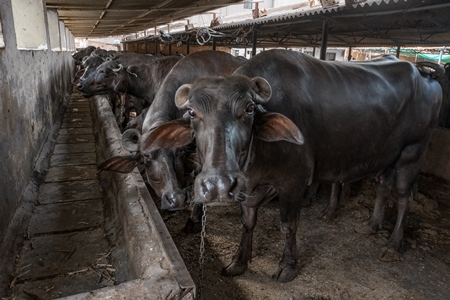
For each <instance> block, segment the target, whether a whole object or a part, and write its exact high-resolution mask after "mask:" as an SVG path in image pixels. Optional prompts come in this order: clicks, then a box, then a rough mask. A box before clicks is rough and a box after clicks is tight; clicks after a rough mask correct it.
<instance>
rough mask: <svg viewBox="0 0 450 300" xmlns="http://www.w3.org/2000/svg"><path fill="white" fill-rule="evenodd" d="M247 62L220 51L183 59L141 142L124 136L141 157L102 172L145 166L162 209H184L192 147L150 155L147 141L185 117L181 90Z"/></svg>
mask: <svg viewBox="0 0 450 300" xmlns="http://www.w3.org/2000/svg"><path fill="white" fill-rule="evenodd" d="M244 61H245V59H242V58H237V57H234V56H232V55H231V54H228V53H225V52H220V51H201V52H195V53H192V54H189V55H187V56H186V57H184V58H183V59H182V60H180V61H179V62H178V63H177V64H176V65H175V66H174V67H173V68H172V70H171V71H170V72H169V74H168V75H167V76H166V78H165V80H164V81H163V83H162V85H161V87H160V88H159V90H158V92H157V94H156V96H155V99H154V101H153V103H152V105H151V106H150V108H149V110H148V112H147V114H146V118H145V120H144V122H143V125H142V138H140V139H138V138H136V137H139V136H140V133H133V131H131V132H125V133H124V136H125V137H124V138H123V140H124V143H125V144H127V145H129V144H130V141H133V140H135V141H137V143H138V144H137V145H135V146H131V147H129V148H128V149H129V150H131V151H139V155H136V154H132V155H130V156H125V157H121V156H117V157H112V158H110V159H108V160H106V161H105V162H104V163H102V164H100V166H99V168H100V169H105V170H112V171H119V172H130V171H132V170H133V168H134V167H136V166H137V165H138V163H139V162H142V163H143V164H144V166H145V170H146V175H147V180H148V182H149V184H150V186H151V187H152V189H153V190H154V191H155V193H156V195H157V196H158V197H160V198H161V208H162V209H164V210H167V209H168V210H176V209H182V208H184V207H185V205H186V199H187V198H188V197H187V192H186V190H185V188H186V184H187V182H188V181H187V179H188V178H186V177H184V175H185V174H186V173H189V171H190V170H191V169H192V168H193V167H192V163H191V162H192V160H193V159H192V157H191V150H190V149H191V148H192V147H183V148H182V149H179V148H171V149H159V150H156V151H151V150H147V147H146V142H148V141H147V137H148V135H149V134H150V132H152V131H153V130H154V129H155V128H157V127H158V126H159V125H161V124H163V123H165V122H167V121H170V120H174V119H176V118H179V117H180V116H181V115H182V114H183V112H180V111H179V110H178V108H177V107H176V106H175V103H174V99H175V93H176V91H177V89H178V88H179V87H180V86H182V85H183V84H186V83H192V82H194V81H195V80H197V79H199V78H204V77H210V76H220V75H229V74H231V73H232V72H233V71H234V70H235V69H236V68H238V67H239V66H240V65H242V63H243V62H244ZM141 141H142V142H141ZM191 146H192V145H191ZM180 148H181V147H180ZM186 169H187V170H186Z"/></svg>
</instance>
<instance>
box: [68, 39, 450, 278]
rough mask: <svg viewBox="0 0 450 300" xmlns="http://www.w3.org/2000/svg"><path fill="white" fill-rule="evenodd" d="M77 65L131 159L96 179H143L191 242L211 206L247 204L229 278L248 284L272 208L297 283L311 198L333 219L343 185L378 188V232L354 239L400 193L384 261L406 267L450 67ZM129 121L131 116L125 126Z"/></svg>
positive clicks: (177, 62)
mask: <svg viewBox="0 0 450 300" xmlns="http://www.w3.org/2000/svg"><path fill="white" fill-rule="evenodd" d="M73 58H74V59H75V60H76V61H77V62H78V63H79V64H80V65H81V70H80V71H79V72H78V73H77V77H79V81H78V84H77V89H78V90H79V91H80V92H81V93H82V94H83V95H84V96H85V97H91V96H93V95H101V94H102V95H107V96H108V98H109V99H110V100H111V106H112V109H113V112H114V113H115V115H116V116H118V117H117V119H118V122H119V127H120V128H121V130H122V131H123V137H122V144H123V146H124V148H125V149H127V150H129V151H130V154H129V155H128V156H116V157H111V158H109V159H107V160H106V161H105V162H102V163H101V164H100V165H99V168H100V169H103V170H110V171H116V172H123V173H127V172H131V171H132V170H133V169H134V168H135V167H137V166H139V167H140V168H141V169H142V170H144V169H145V175H146V177H147V178H146V179H147V182H148V184H149V185H150V186H151V188H152V189H153V191H154V194H156V195H157V197H159V198H160V199H161V209H162V210H179V209H185V208H186V207H187V206H188V205H189V204H190V203H193V212H192V214H191V218H190V219H189V220H188V221H187V224H186V226H185V230H187V231H192V232H194V231H196V230H198V225H199V222H200V218H201V213H202V206H203V205H220V204H222V205H223V204H230V203H234V202H237V203H239V204H240V206H241V212H242V224H243V227H244V230H243V234H242V238H241V241H240V246H239V248H238V250H237V252H236V254H235V255H234V256H233V259H232V262H231V263H230V264H229V265H228V266H227V267H226V268H225V269H224V270H223V274H224V275H228V276H235V275H239V274H242V273H243V272H245V270H246V269H247V265H248V262H249V260H250V258H251V255H252V253H251V252H252V237H253V229H254V228H255V225H256V219H257V212H258V208H259V207H260V206H261V205H262V204H264V203H265V202H268V201H270V200H271V199H274V198H275V197H277V199H278V201H279V210H280V222H281V223H280V224H281V231H282V233H283V235H284V237H285V245H284V250H283V254H282V257H281V259H280V261H279V265H278V268H277V270H275V273H274V278H275V279H276V280H278V281H280V282H289V281H291V280H293V279H294V278H295V277H296V276H297V273H298V253H297V241H296V231H297V225H298V223H299V214H300V209H301V207H302V203H303V202H304V200H305V201H309V200H308V199H306V198H308V196H307V195H309V194H311V190H313V189H314V187H316V186H317V184H319V183H331V184H332V187H333V188H332V191H333V192H332V195H331V197H330V202H329V204H328V206H327V208H326V209H325V210H324V211H323V213H322V214H321V217H322V218H329V219H331V218H334V217H335V214H336V210H337V208H338V199H337V195H336V194H337V193H336V192H335V191H336V190H337V189H338V188H339V186H340V185H341V184H348V183H351V182H354V181H357V180H360V179H363V178H368V177H371V178H374V179H375V189H376V193H377V197H376V200H375V205H374V209H373V213H372V216H371V218H370V220H369V221H368V222H367V223H365V224H364V225H361V226H360V227H359V228H357V231H358V232H362V233H365V234H371V233H375V232H376V231H377V229H379V228H380V227H381V224H382V222H383V216H384V208H385V203H386V200H387V198H388V196H389V194H390V192H391V190H392V188H395V189H396V191H397V196H398V199H397V210H398V213H397V220H396V225H395V228H394V230H393V232H392V234H391V236H390V238H389V240H388V242H387V244H386V246H385V247H384V249H382V250H381V254H380V257H379V258H380V259H381V260H383V261H395V260H399V259H400V254H399V248H400V246H401V243H402V239H403V232H404V224H405V218H406V215H407V213H408V210H409V208H410V206H411V203H412V200H413V190H414V186H415V182H416V179H417V178H418V175H419V172H420V168H421V164H422V162H423V160H424V156H425V150H426V149H427V145H428V143H429V141H430V137H431V134H432V131H433V129H434V128H435V127H436V126H438V125H439V126H444V127H449V125H450V124H449V123H450V118H449V116H448V114H449V112H450V108H449V106H450V95H449V85H450V83H449V78H450V74H448V73H450V72H448V73H447V74H446V73H445V68H444V67H442V66H440V65H438V64H435V63H431V62H423V63H418V64H416V65H414V64H412V63H410V62H407V61H401V60H399V59H397V58H396V57H394V56H391V55H385V56H382V57H379V58H376V59H372V60H365V61H339V62H337V61H322V60H319V59H317V58H314V57H312V56H310V55H307V54H303V53H300V52H297V51H290V50H279V49H277V50H268V51H263V52H261V53H259V54H257V55H255V56H253V57H252V58H251V59H245V58H243V57H235V56H233V55H231V54H228V53H225V52H220V51H200V52H194V53H192V54H189V55H186V56H181V55H177V56H158V55H146V54H138V53H128V52H116V51H109V52H108V51H105V50H102V49H96V48H95V47H87V48H84V49H82V50H80V51H78V52H76V53H74V54H73ZM80 76H81V77H80ZM117 109H118V110H119V111H117ZM132 110H133V111H135V112H136V115H137V116H136V117H135V118H134V119H132V120H130V117H129V116H130V111H132ZM193 175H195V179H192V178H191V177H192V176H193ZM188 191H191V192H188ZM192 191H193V193H192ZM304 198H305V199H304Z"/></svg>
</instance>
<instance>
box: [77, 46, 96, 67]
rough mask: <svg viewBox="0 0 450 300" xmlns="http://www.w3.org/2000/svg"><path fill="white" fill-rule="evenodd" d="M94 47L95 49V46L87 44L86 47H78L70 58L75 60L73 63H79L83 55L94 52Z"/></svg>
mask: <svg viewBox="0 0 450 300" xmlns="http://www.w3.org/2000/svg"><path fill="white" fill-rule="evenodd" d="M95 49H97V47H94V46H88V47H86V48H82V49H79V50H78V51H76V52H75V53H73V54H72V58H73V59H74V60H75V63H76V64H77V65H81V62H82V60H83V57H86V56H89V55H91V53H92V52H94V51H95Z"/></svg>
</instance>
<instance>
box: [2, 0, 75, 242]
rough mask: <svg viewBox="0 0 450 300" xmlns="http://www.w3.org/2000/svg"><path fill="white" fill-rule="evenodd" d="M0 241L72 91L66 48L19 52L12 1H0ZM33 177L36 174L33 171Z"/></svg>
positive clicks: (71, 72)
mask: <svg viewBox="0 0 450 300" xmlns="http://www.w3.org/2000/svg"><path fill="white" fill-rule="evenodd" d="M0 20H1V21H2V33H3V39H4V42H5V48H1V49H0V70H1V76H0V244H2V243H3V240H4V233H5V231H6V229H7V226H8V224H9V223H10V221H11V220H12V218H13V215H14V213H15V211H16V210H17V208H18V207H19V206H21V205H22V204H23V197H22V196H23V192H24V190H25V188H26V187H27V185H28V183H29V182H30V181H31V179H32V178H31V177H32V175H33V170H34V167H35V165H36V161H37V158H38V156H39V153H40V152H41V150H42V148H43V146H44V144H45V142H46V140H47V138H48V137H49V135H50V134H51V133H52V130H53V126H54V124H55V122H57V120H58V118H61V117H62V114H63V110H62V109H63V104H64V102H65V100H68V98H69V94H70V93H71V91H72V84H71V81H72V78H73V77H72V76H73V75H72V74H73V73H74V63H73V59H72V57H71V56H70V54H71V53H70V52H53V51H51V50H18V49H17V42H16V33H15V27H14V20H13V14H12V6H11V0H0ZM34 175H38V174H34Z"/></svg>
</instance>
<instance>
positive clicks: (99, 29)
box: [45, 0, 242, 38]
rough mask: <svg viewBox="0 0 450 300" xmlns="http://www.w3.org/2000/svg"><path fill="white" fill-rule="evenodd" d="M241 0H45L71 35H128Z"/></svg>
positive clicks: (240, 0)
mask: <svg viewBox="0 0 450 300" xmlns="http://www.w3.org/2000/svg"><path fill="white" fill-rule="evenodd" d="M238 2H242V0H201V1H195V0H194V1H192V0H165V1H157V0H46V1H45V3H46V7H47V9H54V10H57V11H58V14H59V20H60V21H63V22H64V24H65V25H66V27H67V28H68V29H69V30H70V31H71V32H72V34H73V35H74V36H75V37H84V38H89V37H108V36H115V35H125V34H131V33H135V32H138V31H142V30H146V29H149V28H153V27H155V26H159V25H164V24H167V23H170V22H171V20H179V19H183V18H187V17H190V16H193V15H196V14H200V13H204V12H207V11H210V10H214V9H217V8H220V7H223V6H227V5H230V4H233V3H238Z"/></svg>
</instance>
